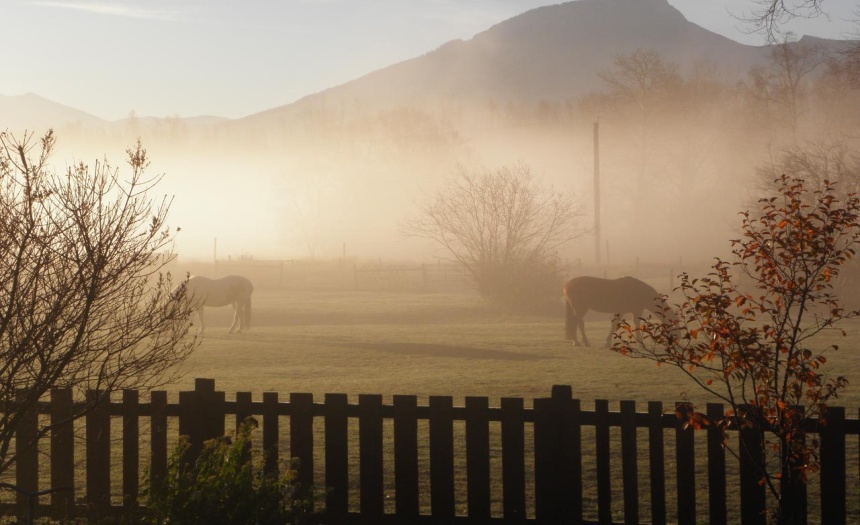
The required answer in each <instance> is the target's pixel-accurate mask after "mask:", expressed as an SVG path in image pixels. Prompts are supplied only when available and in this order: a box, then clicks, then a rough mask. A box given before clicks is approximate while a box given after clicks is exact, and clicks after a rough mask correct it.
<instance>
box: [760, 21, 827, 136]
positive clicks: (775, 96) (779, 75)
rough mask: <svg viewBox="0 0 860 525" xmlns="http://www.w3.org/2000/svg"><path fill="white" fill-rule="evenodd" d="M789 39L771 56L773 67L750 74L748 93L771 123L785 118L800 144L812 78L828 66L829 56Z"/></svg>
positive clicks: (763, 67)
mask: <svg viewBox="0 0 860 525" xmlns="http://www.w3.org/2000/svg"><path fill="white" fill-rule="evenodd" d="M789 38H790V35H789V37H787V38H786V40H785V41H783V42H782V43H781V44H779V45H777V46H774V47H773V49H772V50H771V53H770V64H768V65H767V66H757V67H754V68H752V69H751V70H750V72H749V77H750V81H749V83H748V84H747V85H746V90H747V93H748V94H749V95H750V96H751V97H752V98H753V99H754V100H755V101H757V102H758V103H759V104H760V105H762V107H763V108H764V112H765V114H766V116H767V117H768V120H771V119H773V118H775V117H777V116H780V117H783V118H784V119H785V120H786V121H787V124H788V126H789V129H790V131H791V137H792V139H793V140H797V132H798V129H799V127H800V120H801V117H802V115H803V112H804V107H805V103H806V100H807V98H808V97H809V93H810V91H811V85H810V82H809V77H810V75H811V73H812V72H813V71H815V69H816V68H817V67H818V66H819V65H821V64H822V63H824V61H825V60H826V55H825V53H824V50H823V49H822V48H821V47H820V46H818V45H801V43H799V42H791V41H790V40H789Z"/></svg>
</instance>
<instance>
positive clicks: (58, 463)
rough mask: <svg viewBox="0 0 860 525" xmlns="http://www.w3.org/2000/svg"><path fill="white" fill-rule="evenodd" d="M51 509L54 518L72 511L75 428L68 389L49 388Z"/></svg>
mask: <svg viewBox="0 0 860 525" xmlns="http://www.w3.org/2000/svg"><path fill="white" fill-rule="evenodd" d="M51 405H53V410H52V411H51V488H54V489H62V490H58V491H57V492H53V493H52V494H51V512H52V514H53V515H54V516H56V517H65V516H70V515H72V514H73V512H74V509H73V505H74V501H75V427H74V424H73V422H72V391H71V389H68V388H55V389H52V390H51Z"/></svg>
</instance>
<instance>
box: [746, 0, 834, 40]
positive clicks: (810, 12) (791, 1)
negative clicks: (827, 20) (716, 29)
mask: <svg viewBox="0 0 860 525" xmlns="http://www.w3.org/2000/svg"><path fill="white" fill-rule="evenodd" d="M822 2H823V0H754V3H755V5H756V7H755V8H754V9H753V10H752V11H751V12H749V13H748V14H744V15H739V17H740V18H741V20H743V21H745V22H748V23H749V24H750V25H751V27H752V28H753V29H752V31H753V32H756V33H761V34H763V35H764V36H765V37H767V40H768V42H777V41H779V40H780V37H781V36H783V34H784V32H783V30H782V27H783V25H785V24H786V23H787V22H789V21H791V20H792V19H794V18H814V17H817V16H827V14H826V13H825V12H824V11H822V9H821V4H822Z"/></svg>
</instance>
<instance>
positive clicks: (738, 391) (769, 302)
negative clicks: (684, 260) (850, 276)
mask: <svg viewBox="0 0 860 525" xmlns="http://www.w3.org/2000/svg"><path fill="white" fill-rule="evenodd" d="M775 188H776V195H775V196H771V197H768V198H763V199H760V200H759V210H758V211H756V212H750V211H747V212H744V213H742V214H741V216H742V219H743V224H742V238H741V239H736V240H733V241H732V246H733V250H732V253H733V254H734V257H735V260H734V261H733V262H727V261H724V260H721V259H719V258H718V259H717V260H716V263H715V264H714V265H713V266H712V270H713V271H712V272H711V273H710V274H708V276H706V277H703V278H699V279H694V278H691V277H690V276H688V275H686V274H683V275H681V277H680V286H679V287H678V288H677V289H676V291H677V292H679V293H680V294H681V295H682V296H683V299H681V300H680V304H676V305H675V308H676V310H677V312H676V313H677V314H678V315H677V317H676V318H674V319H675V320H674V321H663V320H661V319H660V318H654V319H643V320H641V321H640V322H639V324H638V325H636V326H631V325H622V327H621V328H620V330H619V332H618V333H616V334H615V335H616V339H615V343H614V345H613V350H615V351H617V352H620V353H622V354H624V355H628V356H631V357H638V358H645V359H650V360H653V361H655V362H656V363H657V364H658V365H664V364H665V365H671V366H673V367H676V368H678V369H679V370H681V371H682V372H683V373H684V374H686V375H687V376H688V377H689V378H690V379H691V380H692V381H693V382H694V383H695V384H697V385H698V386H699V387H701V388H702V389H704V390H705V391H706V392H707V393H709V394H710V395H712V396H713V397H715V398H717V399H719V400H721V401H722V402H723V403H724V404H726V405H727V408H728V410H726V412H725V414H723V415H722V417H720V418H718V419H709V418H708V417H707V416H705V415H704V414H702V413H698V412H695V411H691V412H690V413H689V415H688V416H687V417H689V422H690V424H691V425H695V426H702V425H705V426H710V425H715V426H716V427H717V428H720V429H722V431H723V435H724V440H723V442H724V445H725V446H726V448H727V450H729V451H730V452H731V453H733V454H734V455H735V456H738V457H740V455H741V454H742V450H743V449H744V442H743V438H742V437H741V438H740V439H739V440H738V441H737V442H732V443H730V442H729V440H727V439H726V432H725V431H726V430H728V429H730V428H734V429H738V428H751V429H756V430H758V431H759V435H760V436H762V435H763V437H764V458H761V459H762V461H761V462H760V465H759V472H758V474H759V475H760V483H761V484H762V485H764V486H765V487H767V490H768V491H769V493H770V494H771V495H772V496H773V498H774V499H773V501H774V502H775V508H774V509H773V512H774V518H775V520H776V522H778V523H781V524H784V523H792V521H791V520H792V516H793V515H794V514H793V512H792V503H793V501H792V498H791V497H790V495H791V494H793V493H794V492H793V489H794V487H795V486H796V485H797V484H799V483H805V482H806V480H807V476H808V475H809V474H811V473H813V472H815V471H816V470H817V469H818V442H817V441H816V440H814V439H807V436H808V435H809V433H810V430H811V429H814V427H815V424H819V425H826V424H827V407H828V402H830V401H831V400H832V399H834V398H835V397H836V396H837V394H838V393H839V391H840V390H842V389H843V388H844V387H845V386H846V385H847V380H846V379H845V378H844V377H831V376H830V375H829V374H828V373H826V372H825V367H824V366H823V365H824V364H825V363H826V362H827V358H826V355H825V354H827V352H828V351H832V350H837V345H829V346H828V345H823V346H822V342H821V339H820V338H818V339H816V336H817V335H819V334H822V332H825V331H830V330H837V331H839V330H840V328H838V327H837V324H838V323H839V322H840V321H843V320H846V319H851V318H856V317H858V316H860V311H846V310H844V309H843V308H842V307H841V306H840V301H839V298H838V297H837V296H836V294H835V293H834V291H833V283H834V279H835V278H836V277H837V275H838V274H839V271H840V269H841V268H842V266H843V265H844V264H845V263H846V262H847V261H848V260H849V259H851V257H853V255H854V253H855V243H856V242H857V241H858V239H860V223H858V221H860V200H858V197H857V196H856V195H849V196H847V197H846V198H844V199H843V200H839V199H838V198H837V197H836V192H835V186H834V185H833V184H832V183H830V182H828V181H825V182H824V184H823V186H822V187H821V189H818V190H813V189H810V188H809V187H807V186H806V185H804V181H803V180H800V179H792V178H789V177H788V176H785V175H783V176H782V177H781V178H779V179H777V181H776V184H775ZM665 319H672V317H668V316H667V317H665ZM841 333H842V335H845V332H844V330H842V331H841ZM810 423H812V425H810Z"/></svg>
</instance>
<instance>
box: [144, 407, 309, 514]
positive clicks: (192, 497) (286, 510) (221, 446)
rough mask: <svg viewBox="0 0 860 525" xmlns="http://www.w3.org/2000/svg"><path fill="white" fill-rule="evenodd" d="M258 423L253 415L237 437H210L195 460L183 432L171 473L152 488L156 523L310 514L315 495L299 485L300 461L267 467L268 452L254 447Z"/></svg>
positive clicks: (151, 503) (150, 504)
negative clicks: (278, 468)
mask: <svg viewBox="0 0 860 525" xmlns="http://www.w3.org/2000/svg"><path fill="white" fill-rule="evenodd" d="M255 428H257V421H256V420H255V419H253V418H248V419H247V420H246V421H245V423H244V424H243V425H241V427H240V429H239V430H238V431H237V433H236V437H235V439H230V438H229V437H224V438H219V439H213V440H210V441H207V442H205V443H204V445H203V448H202V450H201V452H200V456H199V457H198V459H197V461H196V462H194V463H193V464H190V463H189V462H187V461H186V460H185V454H186V452H187V450H188V446H189V445H188V440H187V438H185V436H182V437H181V438H180V442H179V444H178V445H177V447H176V449H175V450H174V452H173V453H172V454H171V456H170V459H169V461H168V468H167V474H166V475H165V478H164V479H163V480H161V481H160V482H158V483H152V484H150V486H149V487H148V488H147V492H148V496H149V502H148V510H149V517H150V523H171V524H183V525H184V524H196V523H206V524H208V525H241V524H256V525H267V524H272V525H275V524H277V525H283V524H285V523H298V521H299V519H301V518H302V517H304V516H305V515H307V514H308V511H309V509H310V498H309V497H305V496H302V494H305V493H304V492H299V490H298V489H299V485H298V484H297V483H296V465H295V464H290V465H285V467H287V468H284V469H282V472H281V473H280V474H278V473H268V472H265V471H264V469H263V464H264V458H262V454H260V453H258V452H257V451H252V449H251V433H252V432H253V430H254V429H255ZM308 493H309V492H308Z"/></svg>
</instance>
